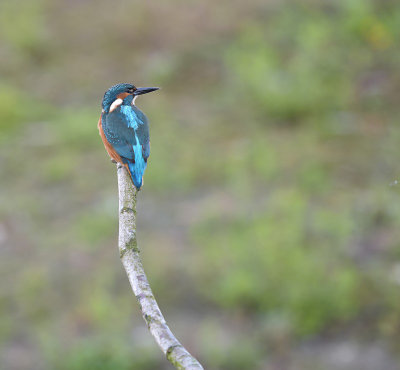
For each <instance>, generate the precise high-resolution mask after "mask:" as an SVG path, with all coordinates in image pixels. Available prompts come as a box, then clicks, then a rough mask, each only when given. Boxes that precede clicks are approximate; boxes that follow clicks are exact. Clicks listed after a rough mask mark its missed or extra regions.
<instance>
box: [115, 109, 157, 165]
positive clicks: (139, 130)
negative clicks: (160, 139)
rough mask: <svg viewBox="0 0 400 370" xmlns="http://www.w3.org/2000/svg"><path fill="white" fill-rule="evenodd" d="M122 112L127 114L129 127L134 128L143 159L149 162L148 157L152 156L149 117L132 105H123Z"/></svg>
mask: <svg viewBox="0 0 400 370" xmlns="http://www.w3.org/2000/svg"><path fill="white" fill-rule="evenodd" d="M121 112H122V113H123V114H124V115H125V117H126V119H127V122H128V125H129V127H133V128H134V130H135V134H136V139H137V141H138V142H139V144H140V148H141V151H142V156H143V159H144V160H145V162H147V158H149V156H150V134H149V124H148V121H147V117H146V116H145V114H144V113H143V112H142V111H141V110H139V109H138V108H136V107H135V106H132V105H130V106H124V107H121Z"/></svg>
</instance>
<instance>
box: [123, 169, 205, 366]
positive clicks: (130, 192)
mask: <svg viewBox="0 0 400 370" xmlns="http://www.w3.org/2000/svg"><path fill="white" fill-rule="evenodd" d="M117 169H118V170H117V171H118V190H119V241H118V246H119V253H120V257H121V261H122V264H123V265H124V268H125V271H126V273H127V275H128V278H129V282H130V283H131V286H132V290H133V292H134V293H135V296H136V298H137V300H138V302H139V306H140V309H141V311H142V315H143V318H144V320H145V321H146V323H147V326H148V328H149V330H150V332H151V334H152V335H153V337H154V339H155V340H156V342H157V344H158V345H159V347H160V348H161V350H162V351H163V352H164V354H165V355H166V357H167V359H168V360H169V361H170V362H171V363H172V364H173V365H174V366H175V367H176V368H177V369H203V367H202V366H201V365H200V363H199V362H198V361H197V360H196V359H195V358H194V357H193V356H192V355H191V354H190V353H189V352H188V351H187V350H186V349H185V348H184V347H183V346H182V344H180V343H179V341H178V340H177V339H176V338H175V336H174V334H173V333H172V332H171V330H170V329H169V327H168V325H167V323H166V322H165V319H164V316H163V315H162V313H161V311H160V308H159V307H158V304H157V302H156V299H155V298H154V295H153V292H152V291H151V288H150V285H149V282H148V281H147V277H146V274H145V272H144V270H143V265H142V261H141V259H140V256H139V252H140V251H139V248H138V246H137V240H136V195H137V190H136V188H135V187H134V186H133V185H132V181H131V179H130V177H129V174H128V172H127V170H126V168H125V167H124V166H122V165H121V164H120V163H118V165H117Z"/></svg>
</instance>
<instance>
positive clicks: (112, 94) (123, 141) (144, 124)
mask: <svg viewBox="0 0 400 370" xmlns="http://www.w3.org/2000/svg"><path fill="white" fill-rule="evenodd" d="M154 90H156V88H136V87H134V86H133V85H131V84H118V85H115V86H113V87H111V88H110V89H109V90H108V91H107V92H106V93H105V95H104V98H103V113H102V116H101V129H102V130H103V132H104V136H105V138H106V140H107V141H108V143H106V142H105V143H104V144H105V146H106V149H107V146H108V145H111V147H112V149H113V150H114V151H115V152H116V153H117V154H118V156H119V157H120V158H114V159H116V160H117V161H122V163H124V164H126V165H127V167H128V169H129V172H130V174H131V177H132V181H133V183H134V185H135V186H136V187H137V188H138V189H140V188H141V186H142V184H143V174H144V171H145V169H146V166H147V159H148V157H149V155H150V135H149V124H148V121H147V117H146V116H145V114H144V113H143V112H142V111H140V110H139V109H138V108H137V107H136V106H135V105H134V104H133V101H134V100H133V99H134V98H135V96H137V95H141V94H144V93H147V92H150V91H154ZM99 127H100V126H99ZM103 141H104V139H103ZM107 151H108V152H109V154H110V150H109V149H107ZM110 155H111V154H110ZM111 156H112V155H111ZM112 157H113V156H112Z"/></svg>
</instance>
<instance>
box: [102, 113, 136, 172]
mask: <svg viewBox="0 0 400 370" xmlns="http://www.w3.org/2000/svg"><path fill="white" fill-rule="evenodd" d="M97 127H98V128H99V133H100V136H101V140H103V144H104V147H105V148H106V150H107V153H108V155H109V156H110V157H111V159H113V160H114V161H116V162H118V163H121V164H123V165H124V166H125V167H126V169H127V170H128V172H129V168H128V165H127V164H125V163H123V162H122V159H121V157H120V156H119V154H118V153H117V152H116V151H115V149H114V148H113V147H112V145H111V144H110V143H109V142H108V140H107V138H106V135H104V131H103V127H102V125H101V116H100V118H99V123H98V124H97Z"/></svg>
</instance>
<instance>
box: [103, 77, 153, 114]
mask: <svg viewBox="0 0 400 370" xmlns="http://www.w3.org/2000/svg"><path fill="white" fill-rule="evenodd" d="M158 89H159V88H158V87H136V86H134V85H132V84H127V83H124V84H117V85H114V86H111V87H110V88H109V89H108V90H107V91H106V92H105V94H104V97H103V102H102V107H103V109H104V111H105V112H106V113H108V112H109V111H110V108H111V107H112V106H113V105H114V106H118V105H121V104H122V103H123V102H124V101H126V102H128V103H129V104H131V103H132V101H135V99H136V97H138V96H139V95H143V94H147V93H149V92H152V91H156V90H158ZM111 110H112V109H111Z"/></svg>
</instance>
